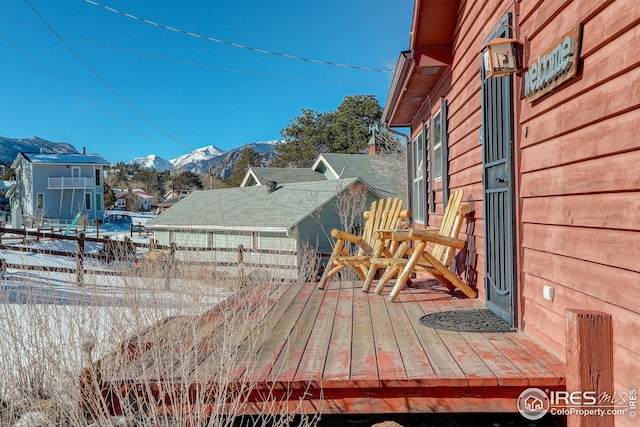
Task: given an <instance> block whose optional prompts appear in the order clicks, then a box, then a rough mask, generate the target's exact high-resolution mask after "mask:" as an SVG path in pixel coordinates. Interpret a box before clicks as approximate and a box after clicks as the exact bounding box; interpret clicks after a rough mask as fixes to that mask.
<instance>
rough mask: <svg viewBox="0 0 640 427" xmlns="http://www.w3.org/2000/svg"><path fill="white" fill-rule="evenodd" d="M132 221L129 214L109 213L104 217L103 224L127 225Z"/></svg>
mask: <svg viewBox="0 0 640 427" xmlns="http://www.w3.org/2000/svg"><path fill="white" fill-rule="evenodd" d="M132 222H133V219H132V218H131V216H130V215H127V214H111V215H107V216H105V217H104V220H102V223H103V224H114V225H129V224H131V223H132Z"/></svg>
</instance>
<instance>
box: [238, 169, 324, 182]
mask: <svg viewBox="0 0 640 427" xmlns="http://www.w3.org/2000/svg"><path fill="white" fill-rule="evenodd" d="M251 170H252V171H253V173H254V175H255V176H257V177H258V179H259V180H260V184H263V185H264V184H265V183H266V182H267V181H275V182H277V183H278V184H287V183H292V182H313V181H325V180H326V179H327V178H326V177H325V176H324V175H323V174H321V173H320V172H316V171H314V170H311V169H307V168H254V167H252V168H251Z"/></svg>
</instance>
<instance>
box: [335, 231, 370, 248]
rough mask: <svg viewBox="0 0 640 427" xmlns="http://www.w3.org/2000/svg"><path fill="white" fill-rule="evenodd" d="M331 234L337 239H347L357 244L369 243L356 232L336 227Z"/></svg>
mask: <svg viewBox="0 0 640 427" xmlns="http://www.w3.org/2000/svg"><path fill="white" fill-rule="evenodd" d="M331 235H332V236H333V237H334V238H336V239H341V240H346V241H347V242H351V243H355V244H356V245H367V246H368V244H367V242H365V241H364V240H362V237H360V236H356V235H355V234H351V233H347V232H346V231H342V230H337V229H334V230H333V231H332V232H331Z"/></svg>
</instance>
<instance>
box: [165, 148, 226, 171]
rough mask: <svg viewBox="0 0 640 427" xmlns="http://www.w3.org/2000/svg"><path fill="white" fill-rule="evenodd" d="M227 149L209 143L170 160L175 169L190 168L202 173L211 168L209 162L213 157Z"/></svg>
mask: <svg viewBox="0 0 640 427" xmlns="http://www.w3.org/2000/svg"><path fill="white" fill-rule="evenodd" d="M224 153H225V151H224V150H221V149H219V148H218V147H215V146H213V145H208V146H206V147H202V148H198V149H197V150H194V151H192V152H190V153H188V154H184V155H182V156H179V157H176V158H175V159H171V160H170V162H171V164H172V165H173V166H172V167H173V168H174V169H175V170H178V171H179V170H190V171H191V172H193V173H195V174H198V175H199V174H202V173H205V172H206V171H207V170H209V164H210V163H211V161H212V159H215V158H217V157H219V156H220V155H221V154H224Z"/></svg>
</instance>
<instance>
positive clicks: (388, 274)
mask: <svg viewBox="0 0 640 427" xmlns="http://www.w3.org/2000/svg"><path fill="white" fill-rule="evenodd" d="M399 271H400V267H399V266H398V265H390V266H388V267H387V269H386V270H385V271H384V274H383V275H382V277H381V278H380V280H378V286H376V290H375V292H376V294H377V295H382V291H383V290H384V288H385V286H387V283H389V280H391V279H392V278H393V276H395V275H396V274H398V272H399Z"/></svg>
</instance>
